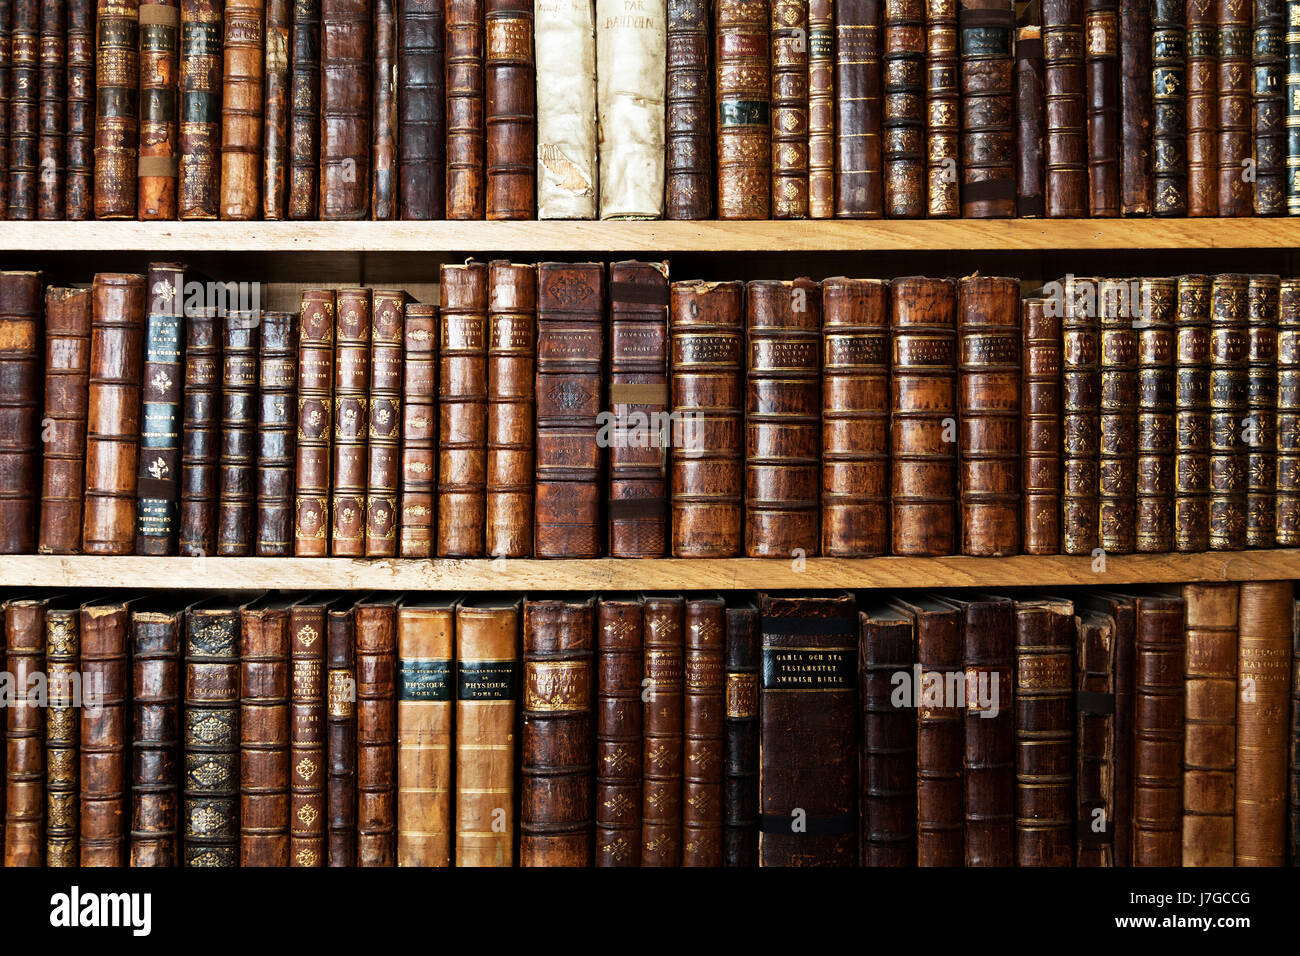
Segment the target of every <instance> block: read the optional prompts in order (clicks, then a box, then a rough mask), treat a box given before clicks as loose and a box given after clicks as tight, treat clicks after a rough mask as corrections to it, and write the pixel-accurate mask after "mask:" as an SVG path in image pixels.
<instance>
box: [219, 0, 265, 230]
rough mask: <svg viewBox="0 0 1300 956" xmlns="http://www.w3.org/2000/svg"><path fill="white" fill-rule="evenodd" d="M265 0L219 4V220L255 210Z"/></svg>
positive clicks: (232, 0)
mask: <svg viewBox="0 0 1300 956" xmlns="http://www.w3.org/2000/svg"><path fill="white" fill-rule="evenodd" d="M265 14H266V0H225V10H224V18H225V30H224V32H225V42H224V44H223V65H222V73H221V87H222V102H221V193H220V197H219V200H218V211H219V212H220V215H221V218H222V219H255V218H257V214H258V213H259V212H260V211H261V208H262V205H261V202H260V195H259V193H260V190H259V188H258V186H259V184H260V182H261V178H262V176H261V174H262V108H263V104H264V103H265V101H264V100H263V98H262V93H263V89H262V87H263V80H264V79H265V73H266V49H265V45H264V44H265V41H264V37H263V26H264V21H265Z"/></svg>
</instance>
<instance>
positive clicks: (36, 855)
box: [3, 598, 123, 867]
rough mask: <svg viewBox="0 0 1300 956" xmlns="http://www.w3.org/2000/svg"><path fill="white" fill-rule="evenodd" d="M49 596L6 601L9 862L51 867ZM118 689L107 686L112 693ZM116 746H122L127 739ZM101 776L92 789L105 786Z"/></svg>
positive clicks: (6, 854) (6, 861)
mask: <svg viewBox="0 0 1300 956" xmlns="http://www.w3.org/2000/svg"><path fill="white" fill-rule="evenodd" d="M48 603H49V602H48V600H47V599H45V598H13V599H11V600H8V601H5V602H4V608H3V610H4V641H5V672H6V673H7V674H9V675H11V676H10V678H9V680H10V681H11V682H12V685H11V686H12V688H13V689H12V691H11V694H12V696H11V702H10V704H9V706H6V707H5V711H6V714H5V749H6V751H7V759H6V761H5V766H4V773H5V803H4V820H5V839H4V864H5V866H6V867H10V866H24V867H26V866H43V865H44V864H45V807H44V789H45V740H44V734H43V731H44V729H45V712H44V708H42V707H41V706H40V705H41V703H42V701H41V699H40V697H41V692H40V690H39V688H40V687H41V684H42V683H46V686H47V687H48V683H47V682H42V681H41V679H40V678H41V675H43V674H44V673H45V667H46V664H45V608H46V605H47V604H48ZM119 686H120V685H119ZM111 690H112V689H109V688H106V693H111ZM116 743H117V744H118V745H119V746H120V745H122V744H123V741H121V740H118V741H116ZM103 783H104V781H103V779H102V778H99V777H95V778H94V779H93V781H92V783H91V785H92V787H99V786H103Z"/></svg>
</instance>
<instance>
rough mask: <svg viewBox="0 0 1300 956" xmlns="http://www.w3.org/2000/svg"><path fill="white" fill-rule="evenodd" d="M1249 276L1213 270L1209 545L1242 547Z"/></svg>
mask: <svg viewBox="0 0 1300 956" xmlns="http://www.w3.org/2000/svg"><path fill="white" fill-rule="evenodd" d="M1249 281H1250V280H1249V277H1248V276H1245V275H1237V274H1225V275H1217V276H1215V277H1214V284H1213V286H1212V288H1211V304H1210V395H1209V406H1210V458H1209V462H1210V482H1209V491H1210V548H1211V549H1212V550H1215V551H1240V550H1241V549H1242V548H1244V547H1245V546H1246V471H1245V467H1246V445H1245V444H1244V442H1243V439H1244V438H1245V437H1246V436H1245V434H1244V432H1243V427H1242V419H1243V418H1244V417H1245V414H1246V391H1247V381H1248V371H1247V364H1248V361H1249V333H1248V331H1247V326H1246V322H1247V316H1246V313H1247V301H1246V300H1247V286H1248V285H1249Z"/></svg>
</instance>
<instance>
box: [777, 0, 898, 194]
mask: <svg viewBox="0 0 1300 956" xmlns="http://www.w3.org/2000/svg"><path fill="white" fill-rule="evenodd" d="M769 6H770V9H771V29H772V33H771V39H772V218H773V219H807V218H808V0H770V4H769ZM879 36H880V35H879V33H876V42H877V43H879V42H880V40H879ZM877 82H879V80H877Z"/></svg>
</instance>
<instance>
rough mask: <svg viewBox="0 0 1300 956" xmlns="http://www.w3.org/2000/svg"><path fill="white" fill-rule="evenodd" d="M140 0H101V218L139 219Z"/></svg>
mask: <svg viewBox="0 0 1300 956" xmlns="http://www.w3.org/2000/svg"><path fill="white" fill-rule="evenodd" d="M139 17H140V0H96V6H95V31H96V32H95V96H96V109H95V180H94V183H95V206H94V208H95V218H96V219H134V218H135V215H136V191H137V184H136V176H137V165H136V164H137V152H138V150H139V127H140V111H139V83H140V49H139V32H140V30H139V27H140V21H139Z"/></svg>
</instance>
